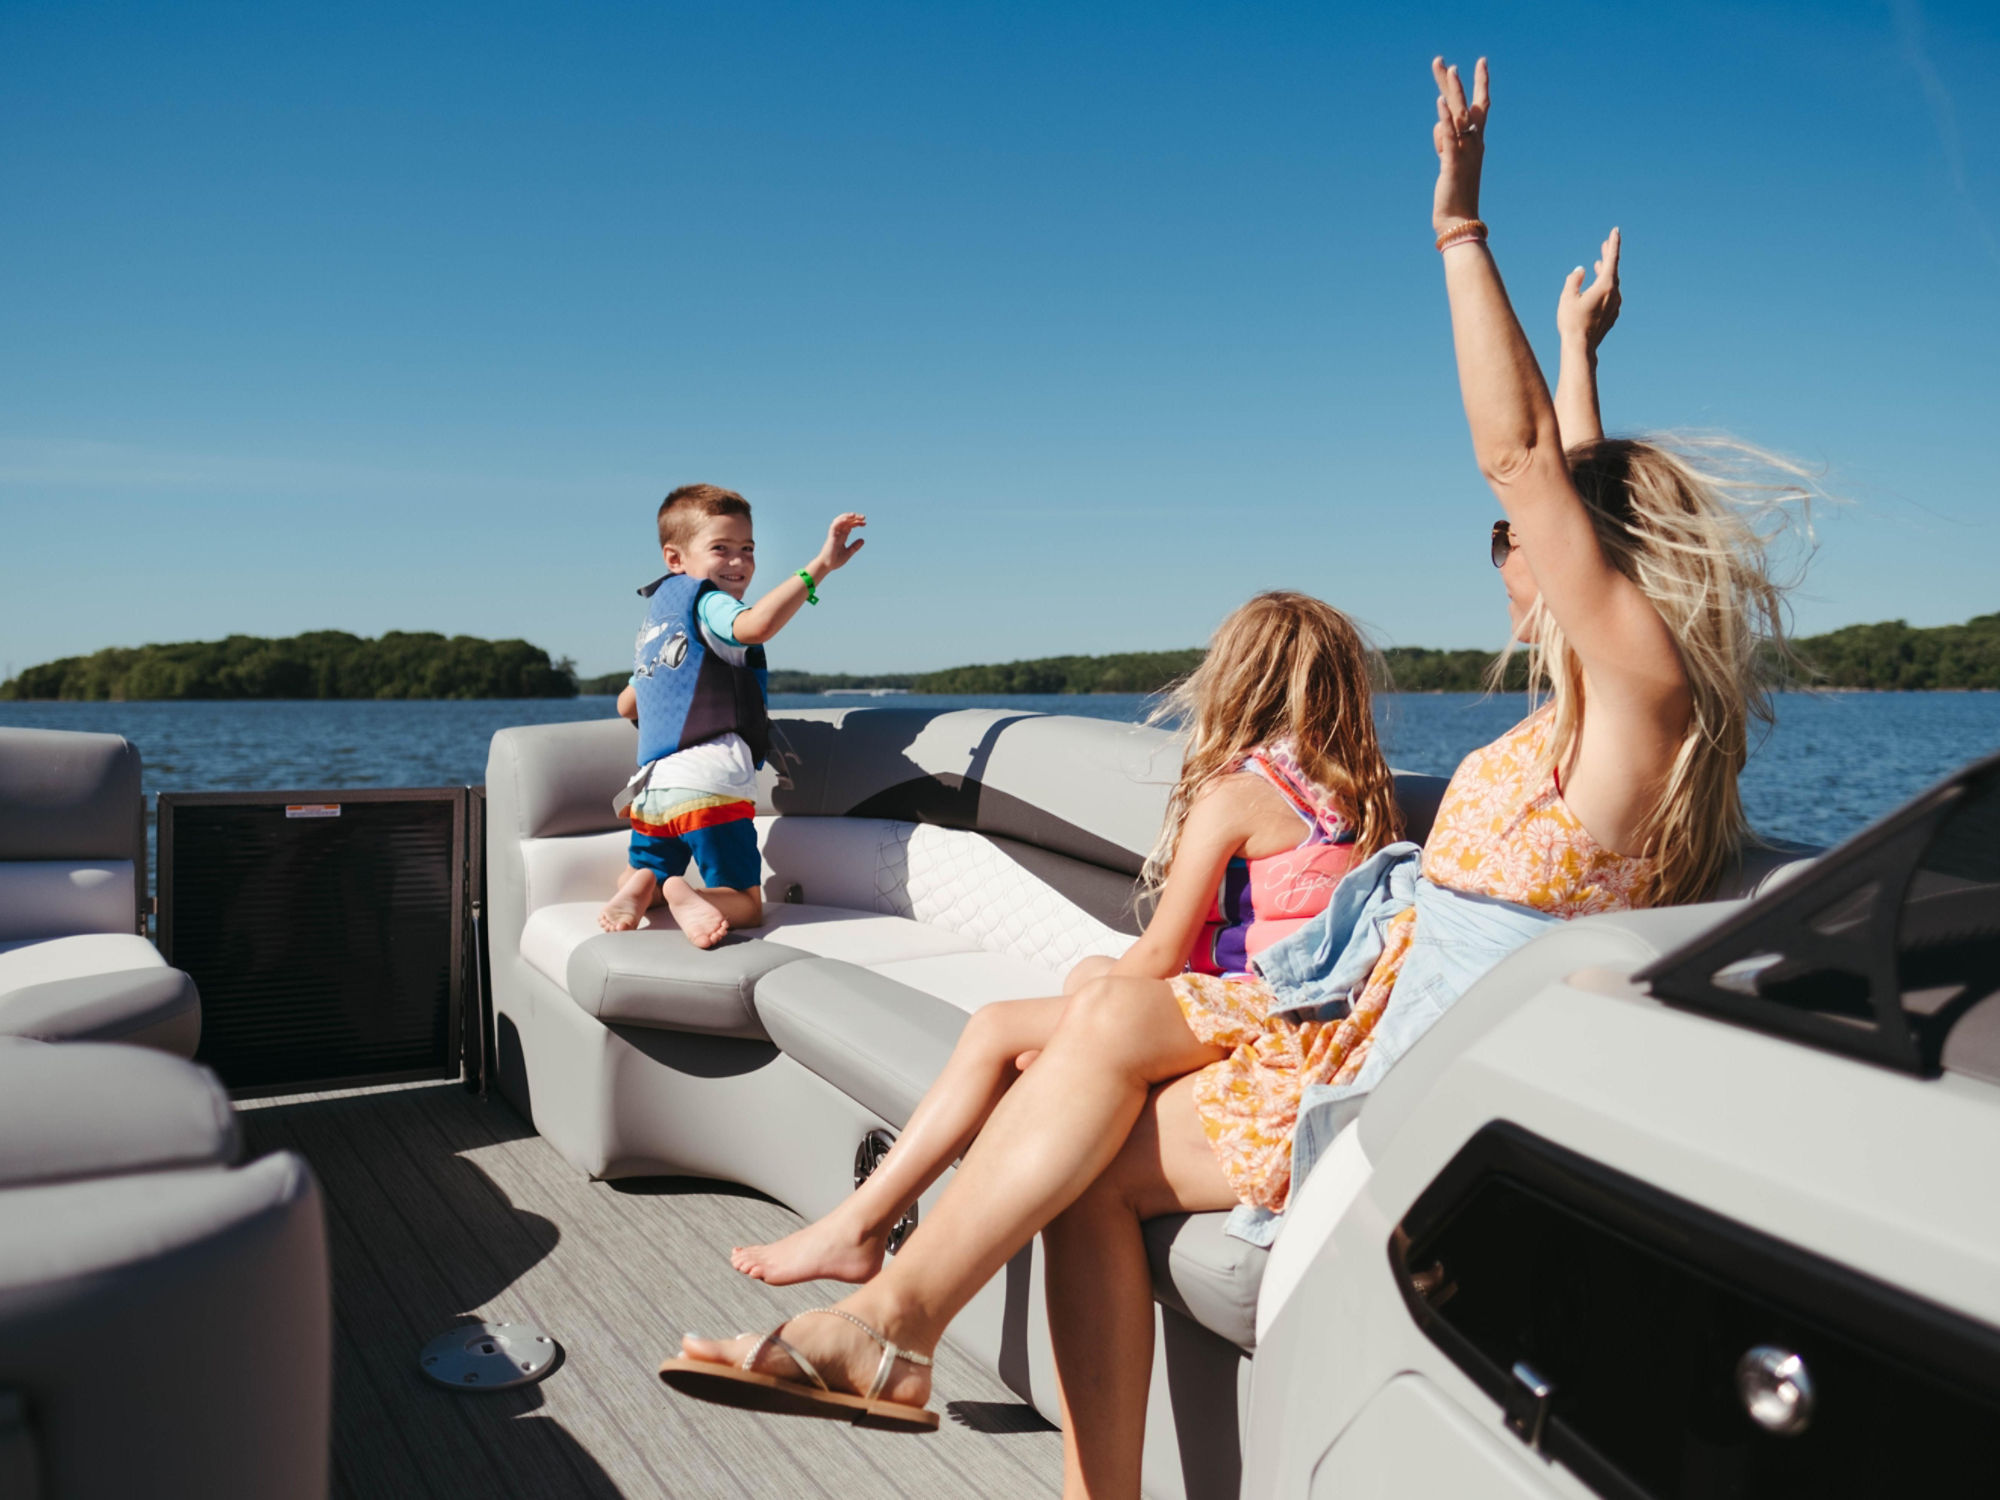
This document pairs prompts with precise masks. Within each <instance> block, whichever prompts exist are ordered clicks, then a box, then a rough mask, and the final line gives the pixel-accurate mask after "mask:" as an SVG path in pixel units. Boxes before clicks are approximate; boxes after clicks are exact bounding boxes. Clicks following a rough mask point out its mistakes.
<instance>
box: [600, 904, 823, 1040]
mask: <svg viewBox="0 0 2000 1500" xmlns="http://www.w3.org/2000/svg"><path fill="white" fill-rule="evenodd" d="M804 956H805V955H804V954H802V953H800V952H799V950H798V949H796V948H785V947H781V946H780V945H779V944H777V943H767V942H765V941H763V940H762V939H761V938H755V937H750V936H747V935H743V934H738V933H731V934H730V935H729V936H728V937H726V938H724V939H723V940H722V941H721V942H720V943H719V944H717V945H716V946H715V947H714V948H710V949H708V950H706V951H704V950H702V949H700V948H697V947H695V945H694V944H693V943H690V942H689V941H688V940H687V938H686V937H685V936H683V935H682V933H681V932H680V931H679V930H678V929H677V928H675V927H673V926H671V925H667V926H662V927H656V928H655V927H649V928H642V929H640V930H639V931H637V932H600V933H598V934H597V936H595V937H593V938H587V939H585V940H584V941H583V942H581V943H579V944H578V945H577V946H576V947H575V948H574V949H573V950H572V951H571V953H570V955H569V962H568V964H567V965H566V966H565V968H564V976H563V977H564V985H565V987H566V988H567V989H568V990H569V994H570V998H571V999H572V1000H574V1001H576V1003H577V1004H578V1005H580V1006H582V1007H583V1008H584V1009H585V1010H586V1011H588V1012H589V1013H590V1014H591V1015H593V1016H596V1017H597V1019H598V1020H600V1021H603V1022H605V1023H607V1024H618V1025H624V1026H655V1027H662V1028H665V1029H668V1030H672V1031H699V1032H704V1033H707V1034H708V1035H711V1036H739V1037H752V1038H756V1039H758V1040H762V1039H763V1037H764V1027H763V1023H761V1022H760V1021H759V1020H758V1019H757V1012H756V1010H755V1009H754V1008H753V1007H752V1005H751V1003H750V996H751V993H752V991H754V990H755V989H756V987H757V981H758V980H760V979H762V978H763V977H764V976H765V975H766V974H768V973H770V972H771V971H772V970H773V969H775V968H777V967H778V966H779V965H781V964H788V963H792V962H793V961H795V960H797V959H800V958H803V957H804Z"/></svg>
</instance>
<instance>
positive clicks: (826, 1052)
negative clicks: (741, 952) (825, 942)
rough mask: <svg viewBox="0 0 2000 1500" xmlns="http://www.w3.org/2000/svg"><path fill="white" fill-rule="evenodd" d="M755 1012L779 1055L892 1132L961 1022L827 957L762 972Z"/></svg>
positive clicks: (959, 1016) (908, 989) (935, 1001)
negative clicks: (866, 1110) (883, 1122)
mask: <svg viewBox="0 0 2000 1500" xmlns="http://www.w3.org/2000/svg"><path fill="white" fill-rule="evenodd" d="M757 1015H758V1017H759V1018H760V1019H761V1020H762V1021H763V1023H764V1029H765V1031H766V1032H767V1033H768V1034H769V1035H770V1038H771V1040H772V1041H774V1042H776V1043H777V1044H778V1047H779V1049H780V1050H781V1051H783V1052H785V1053H786V1054H787V1055H789V1056H790V1057H791V1058H792V1059H793V1060H794V1061H795V1062H798V1063H801V1064H803V1065H804V1066H805V1067H806V1068H807V1069H808V1070H810V1071H811V1072H814V1073H817V1074H818V1075H819V1076H820V1077H821V1078H824V1079H825V1080H826V1081H827V1082H828V1083H830V1084H832V1085H833V1086H834V1087H835V1088H837V1089H839V1090H840V1091H841V1092H842V1093H843V1094H845V1095H847V1097H848V1098H850V1099H853V1100H855V1101H856V1102H857V1103H860V1104H863V1105H865V1106H867V1107H868V1108H869V1109H871V1110H873V1111H874V1112H875V1113H876V1114H878V1115H880V1116H881V1117H882V1118H883V1119H884V1120H887V1121H888V1122H889V1123H890V1124H891V1125H893V1126H895V1127H896V1128H897V1129H901V1128H902V1127H903V1125H904V1124H905V1123H907V1122H908V1120H909V1118H910V1114H911V1112H912V1111H914V1110H915V1109H916V1107H917V1101H918V1100H919V1099H921V1098H923V1096H924V1093H925V1091H926V1090H927V1089H929V1088H930V1086H931V1084H932V1082H933V1081H934V1080H935V1079H936V1078H937V1076H938V1074H939V1073H941V1072H943V1071H944V1065H945V1061H946V1059H947V1058H949V1057H950V1056H951V1049H952V1048H953V1047H954V1046H956V1045H957V1044H958V1034H959V1033H960V1032H961V1031H963V1030H964V1029H965V1019H966V1012H965V1011H963V1010H961V1009H960V1008H959V1007H957V1006H956V1005H953V1004H951V1003H950V1002H949V1001H947V1000H943V999H940V998H939V997H938V996H936V995H932V994H927V993H925V992H924V991H922V990H919V989H916V988H915V987H913V986H911V985H907V984H904V983H902V982H901V981H900V980H896V979H892V978H890V977H889V976H887V975H886V974H880V973H877V972H876V971H874V970H872V969H865V968H862V967H860V966H859V965H856V964H850V963H843V962H841V961H840V960H838V959H828V958H811V959H806V960H804V961H803V962H801V963H796V964H788V965H786V966H785V967H784V968H782V969H776V970H773V971H772V972H771V973H769V974H767V975H765V976H764V978H763V979H762V980H761V981H759V983H758V985H757Z"/></svg>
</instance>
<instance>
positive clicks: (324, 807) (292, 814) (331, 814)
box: [285, 802, 340, 818]
mask: <svg viewBox="0 0 2000 1500" xmlns="http://www.w3.org/2000/svg"><path fill="white" fill-rule="evenodd" d="M285 816H286V817H288V818H337V817H339V816H340V804H339V803H338V802H287V803H286V804H285Z"/></svg>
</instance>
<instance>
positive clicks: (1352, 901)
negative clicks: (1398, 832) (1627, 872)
mask: <svg viewBox="0 0 2000 1500" xmlns="http://www.w3.org/2000/svg"><path fill="white" fill-rule="evenodd" d="M1422 860H1423V851H1422V850H1420V849H1419V848H1418V847H1417V846H1416V845H1415V844H1391V845H1390V846H1389V847H1388V848H1386V849H1383V850H1381V851H1380V852H1379V853H1377V854H1375V855H1373V856H1371V857H1370V858H1369V859H1367V860H1365V861H1364V862H1363V863H1361V864H1359V865H1356V866H1355V867H1354V868H1353V869H1352V870H1350V871H1348V872H1347V874H1346V876H1345V877H1343V878H1342V880H1341V882H1340V884H1339V885H1338V886H1337V887H1336V888H1335V889H1334V893H1333V899H1332V900H1331V901H1329V902H1328V903H1327V905H1326V910H1325V911H1323V912H1321V913H1320V914H1319V915H1318V916H1317V917H1315V918H1313V919H1312V920H1311V921H1310V922H1308V923H1306V924H1305V926H1303V927H1301V928H1299V929H1298V930H1297V931H1296V932H1293V933H1291V934H1290V935H1288V936H1287V937H1285V938H1283V939H1281V940H1280V941H1278V942H1276V943H1273V944H1272V945H1271V946H1270V947H1269V948H1266V949H1265V950H1264V951H1263V953H1261V954H1259V955H1258V957H1257V960H1256V963H1255V966H1254V967H1255V968H1256V970H1257V973H1258V974H1259V976H1260V977H1262V979H1263V980H1264V982H1265V983H1266V984H1267V985H1269V986H1270V987H1271V991H1272V994H1273V997H1274V998H1273V1000H1272V1003H1271V1007H1270V1014H1272V1015H1274V1016H1275V1015H1290V1016H1293V1017H1295V1018H1296V1019H1298V1020H1301V1021H1308V1020H1310V1021H1337V1020H1340V1019H1341V1018H1342V1017H1344V1016H1345V1015H1346V1014H1347V1013H1348V1009H1349V1007H1350V1006H1351V1005H1352V1004H1353V1002H1354V1000H1355V998H1356V997H1358V996H1359V995H1360V993H1361V991H1362V989H1363V988H1364V987H1365V986H1366V985H1367V983H1368V978H1369V976H1370V975H1371V974H1372V973H1373V972H1374V969H1375V964H1376V962H1377V960H1379V959H1380V958H1381V956H1382V949H1383V946H1384V944H1385V941H1386V937H1387V933H1388V927H1389V923H1390V921H1391V920H1392V919H1394V918H1395V917H1396V916H1397V915H1398V914H1399V913H1401V912H1404V911H1407V910H1408V909H1409V908H1411V907H1412V906H1414V907H1415V908H1416V913H1417V914H1416V919H1415V920H1416V931H1415V933H1414V934H1413V935H1412V937H1411V940H1410V947H1409V951H1408V952H1407V953H1405V954H1404V956H1403V967H1402V969H1401V971H1400V972H1399V973H1398V974H1397V976H1396V987H1395V990H1394V992H1393V993H1392V994H1391V996H1390V999H1389V1003H1388V1005H1387V1007H1386V1008H1385V1009H1384V1010H1383V1012H1382V1017H1381V1019H1380V1020H1379V1021H1377V1022H1376V1023H1375V1030H1374V1033H1373V1036H1372V1038H1371V1040H1370V1042H1369V1048H1368V1057H1367V1059H1366V1061H1364V1062H1363V1063H1362V1065H1361V1070H1360V1071H1359V1072H1358V1073H1357V1074H1356V1075H1355V1076H1354V1078H1353V1079H1352V1080H1351V1081H1350V1082H1347V1083H1342V1084H1323V1083H1316V1084H1312V1085H1309V1086H1308V1087H1307V1088H1306V1090H1305V1092H1304V1094H1303V1096H1302V1097H1301V1098H1300V1100H1299V1118H1298V1124H1297V1125H1295V1126H1294V1127H1293V1130H1292V1188H1291V1190H1292V1191H1293V1192H1294V1193H1296V1192H1297V1191H1298V1190H1299V1187H1300V1185H1301V1184H1302V1183H1304V1182H1305V1180H1306V1178H1307V1176H1308V1175H1309V1174H1310V1173H1311V1172H1312V1169H1313V1167H1314V1165H1315V1164H1316V1163H1317V1162H1318V1161H1319V1158H1320V1155H1321V1153H1322V1152H1324V1151H1325V1150H1326V1148H1327V1147H1328V1146H1329V1145H1331V1144H1332V1143H1333V1138H1334V1137H1335V1136H1336V1135H1338V1134H1339V1133H1340V1132H1341V1129H1342V1128H1343V1127H1344V1126H1346V1125H1347V1124H1348V1123H1349V1122H1350V1121H1352V1120H1353V1119H1354V1117H1355V1116H1356V1115H1357V1114H1359V1113H1360V1112H1361V1106H1362V1104H1363V1103H1364V1102H1365V1101H1366V1099H1367V1097H1368V1095H1369V1094H1370V1093H1371V1092H1373V1091H1374V1088H1375V1086H1376V1085H1377V1084H1378V1083H1380V1082H1381V1081H1382V1077H1383V1075H1384V1074H1385V1073H1387V1072H1388V1071H1389V1069H1390V1068H1391V1067H1393V1066H1395V1063H1396V1061H1397V1059H1399V1058H1400V1057H1402V1055H1403V1054H1404V1053H1406V1052H1408V1051H1409V1050H1410V1048H1411V1046H1412V1045H1414V1044H1415V1042H1416V1040H1417V1039H1418V1038H1419V1037H1421V1036H1422V1035H1423V1034H1424V1033H1425V1032H1426V1031H1429V1030H1430V1029H1431V1027H1433V1026H1435V1025H1436V1024H1437V1021H1438V1018H1439V1017H1440V1016H1442V1015H1443V1014H1444V1013H1445V1012H1446V1011H1447V1010H1449V1009H1450V1008H1451V1005H1452V1002H1453V1001H1455V1000H1457V999H1458V997H1459V996H1460V995H1462V994H1464V993H1465V991H1466V990H1467V989H1469V988H1470V987H1471V986H1472V983H1473V981H1475V980H1477V979H1478V978H1479V977H1480V976H1481V975H1483V974H1484V973H1485V972H1486V971H1487V970H1488V969H1490V968H1492V967H1493V966H1494V965H1495V964H1497V963H1498V962H1500V960H1501V959H1503V958H1505V957H1506V956H1507V955H1508V954H1509V953H1511V952H1513V951H1514V949H1516V948H1518V947H1520V946H1521V945H1522V944H1523V943H1525V942H1527V941H1528V940H1529V939H1530V938H1533V937H1536V936H1538V935H1539V934H1540V933H1542V932H1544V931H1545V930H1547V929H1548V928H1549V927H1551V926H1553V925H1554V924H1555V923H1556V922H1557V921H1559V920H1560V919H1559V918H1557V917H1553V916H1551V915H1550V914H1549V913H1547V912H1544V911H1536V910H1535V909H1534V908H1532V907H1527V906H1517V905H1516V904H1515V903H1513V902H1511V901H1502V900H1499V899H1498V898H1496V897H1492V896H1479V895H1472V894H1469V893H1467V892H1465V891H1456V890H1453V889H1451V887H1449V886H1442V885H1437V884H1434V883H1433V882H1431V881H1429V880H1427V879H1425V878H1424V876H1423V874H1422V869H1421V867H1422ZM1280 1217H1281V1216H1280V1215H1278V1214H1274V1213H1272V1212H1271V1211H1270V1210H1269V1209H1263V1208H1253V1207H1251V1206H1250V1205H1249V1204H1239V1205H1238V1206H1237V1208H1236V1211H1235V1212H1234V1213H1233V1214H1231V1215H1230V1218H1229V1233H1230V1234H1232V1235H1234V1236H1236V1237H1237V1238H1238V1239H1243V1240H1248V1241H1249V1242H1250V1243H1251V1244H1253V1245H1268V1244H1270V1243H1271V1241H1272V1240H1274V1239H1276V1238H1277V1234H1278V1224H1279V1220H1280Z"/></svg>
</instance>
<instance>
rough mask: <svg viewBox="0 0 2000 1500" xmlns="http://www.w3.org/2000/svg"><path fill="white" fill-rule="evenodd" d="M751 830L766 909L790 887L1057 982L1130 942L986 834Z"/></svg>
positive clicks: (779, 823)
mask: <svg viewBox="0 0 2000 1500" xmlns="http://www.w3.org/2000/svg"><path fill="white" fill-rule="evenodd" d="M758 824H759V827H758V833H759V842H760V843H761V844H762V845H763V850H764V858H765V864H766V869H767V870H768V871H769V878H767V879H766V881H765V884H764V891H765V899H766V900H767V902H771V903H780V902H783V901H784V899H785V897H786V894H787V892H788V890H789V888H790V887H791V886H792V885H794V884H796V885H797V886H798V888H799V892H800V894H801V895H802V896H803V898H804V899H805V900H806V901H808V902H811V903H813V904H816V905H822V906H847V907H853V908H855V909H857V910H863V911H876V912H882V913H884V914H886V915H889V916H897V917H908V918H910V919H911V920H913V921H917V922H921V923H923V924H924V925H925V926H927V927H933V928H936V929H938V930H940V931H944V932H951V933H956V934H957V935H959V936H960V937H962V938H965V939H966V940H967V941H969V942H971V943H975V944H977V945H978V946H979V947H981V948H983V949H985V950H987V951H988V952H992V953H1005V954H1008V955H1010V956H1012V957H1014V958H1018V959H1021V960H1022V961H1024V962H1026V963H1029V964H1032V965H1034V966H1035V967H1036V968H1039V969H1044V970H1048V971H1050V972H1052V973H1056V974H1061V973H1065V972H1067V971H1068V969H1069V968H1070V967H1071V966H1072V965H1073V964H1075V963H1076V961H1077V960H1078V959H1080V958H1082V957H1083V956H1084V955H1085V954H1088V953H1102V954H1106V955H1109V956H1111V957H1116V956H1117V955H1119V954H1121V953H1123V952H1124V951H1125V950H1126V949H1127V948H1128V947H1130V946H1131V943H1132V939H1131V937H1130V936H1129V935H1127V934H1125V933H1121V932H1119V931H1117V930H1116V929H1114V928H1111V927H1108V926H1106V925H1105V924H1104V923H1103V922H1101V921H1099V920H1098V919H1097V918H1096V917H1093V916H1091V915H1090V914H1089V913H1088V912H1086V911H1084V910H1082V909H1081V908H1080V907H1078V906H1077V905H1076V903H1075V902H1073V901H1071V900H1070V899H1069V898H1068V897H1067V896H1065V895H1064V894H1063V893H1062V892H1061V891H1059V890H1057V889H1056V888H1055V887H1054V886H1052V885H1050V884H1049V883H1048V882H1047V881H1046V880H1044V879H1042V878H1041V877H1040V876H1039V875H1036V874H1034V873H1033V872H1031V871H1029V870H1026V869H1024V868H1022V866H1021V865H1020V864H1019V863H1018V862H1016V861H1015V860H1013V859H1011V858H1009V856H1008V854H1007V852H1006V851H1005V849H1003V848H1002V847H1001V846H999V845H997V844H995V843H994V842H993V841H992V840H991V839H989V838H987V837H986V836H985V835H984V834H978V833H970V832H967V831H965V830H963V829H956V828H937V827H934V826H932V825H930V824H928V823H904V822H898V821H896V820H893V819H889V818H798V817H781V818H777V819H775V820H771V821H766V820H764V819H759V820H758ZM768 909H769V908H768V907H767V910H768Z"/></svg>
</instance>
